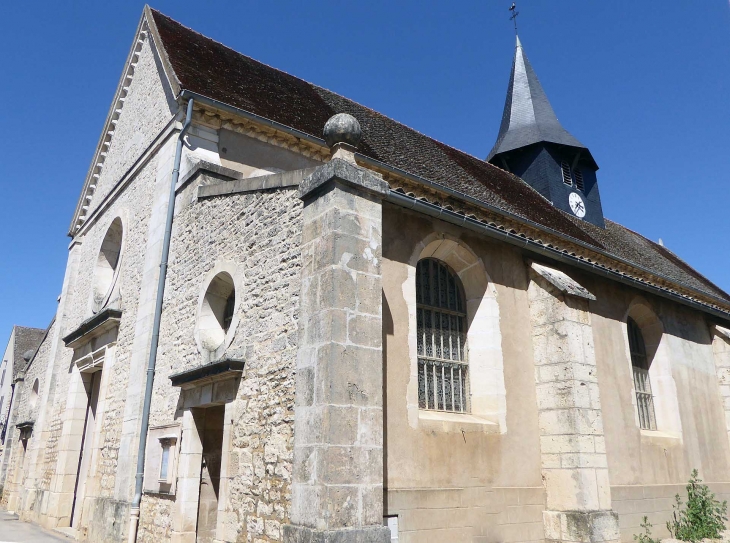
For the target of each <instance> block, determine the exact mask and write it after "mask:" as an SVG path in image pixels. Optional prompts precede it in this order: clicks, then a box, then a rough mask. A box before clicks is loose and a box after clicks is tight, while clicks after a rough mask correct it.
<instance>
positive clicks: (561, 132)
mask: <svg viewBox="0 0 730 543" xmlns="http://www.w3.org/2000/svg"><path fill="white" fill-rule="evenodd" d="M540 142H550V143H555V144H558V145H567V146H570V147H575V148H577V149H581V150H584V152H585V154H586V155H587V156H588V157H590V160H593V157H591V156H590V152H589V151H588V149H587V148H586V147H585V146H584V145H583V144H582V143H581V142H579V141H578V140H577V139H576V138H575V137H573V136H572V135H571V134H570V133H569V132H568V131H567V130H566V129H565V128H563V126H562V125H561V124H560V121H558V118H557V116H556V115H555V111H553V108H552V106H551V105H550V102H549V101H548V99H547V96H546V95H545V91H544V90H543V88H542V85H540V80H539V79H538V78H537V74H535V71H534V70H533V69H532V66H531V65H530V61H529V60H528V59H527V55H526V54H525V50H524V48H523V47H522V43H521V42H520V38H519V36H518V37H517V43H516V45H515V57H514V60H513V62H512V74H511V75H510V79H509V87H508V88H507V99H506V101H505V104H504V112H503V113H502V124H501V125H500V127H499V135H498V136H497V143H495V144H494V147H493V148H492V150H491V152H490V153H489V156H488V157H487V161H488V162H493V161H492V159H493V158H494V157H495V156H496V155H499V154H502V153H506V152H509V151H513V150H515V149H519V148H523V147H527V146H528V145H532V144H534V143H540Z"/></svg>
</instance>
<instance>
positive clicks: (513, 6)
mask: <svg viewBox="0 0 730 543" xmlns="http://www.w3.org/2000/svg"><path fill="white" fill-rule="evenodd" d="M509 10H510V11H511V12H512V17H510V18H509V20H510V21H512V22H514V23H515V35H517V16H518V15H519V14H520V12H519V11H517V6H515V3H514V2H512V7H510V8H509Z"/></svg>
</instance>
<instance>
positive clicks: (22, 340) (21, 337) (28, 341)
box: [13, 326, 46, 378]
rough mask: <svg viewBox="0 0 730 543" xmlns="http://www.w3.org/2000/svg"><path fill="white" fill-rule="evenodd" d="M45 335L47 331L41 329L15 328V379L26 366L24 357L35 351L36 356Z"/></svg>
mask: <svg viewBox="0 0 730 543" xmlns="http://www.w3.org/2000/svg"><path fill="white" fill-rule="evenodd" d="M45 335H46V330H43V329H41V328H28V327H26V326H16V327H15V345H14V351H13V378H15V377H17V376H18V372H20V370H22V369H23V368H25V366H26V361H25V360H24V359H23V355H24V354H25V353H26V352H28V351H33V353H34V354H35V352H36V351H37V350H38V347H40V345H41V342H42V341H43V338H44V337H45Z"/></svg>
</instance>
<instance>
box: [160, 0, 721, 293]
mask: <svg viewBox="0 0 730 543" xmlns="http://www.w3.org/2000/svg"><path fill="white" fill-rule="evenodd" d="M150 11H151V13H152V17H153V18H154V23H155V26H156V27H157V32H158V34H159V38H160V40H161V42H162V43H161V46H162V49H163V52H164V54H165V55H166V57H167V61H168V62H169V65H170V67H171V69H172V70H173V71H174V77H175V78H176V79H177V82H178V83H179V85H180V87H181V88H182V89H185V90H188V91H191V92H194V93H197V94H200V95H203V96H205V97H207V98H211V99H214V100H216V101H218V102H222V103H224V104H227V105H229V106H233V107H235V108H239V109H243V110H246V111H248V112H250V113H253V114H255V115H258V116H260V117H265V118H267V119H269V120H272V121H275V122H277V123H280V124H283V125H286V126H288V127H291V128H294V129H296V130H299V131H301V132H304V133H306V134H309V135H311V136H315V137H321V134H322V128H323V127H324V124H325V122H326V121H327V119H329V118H330V117H331V116H332V115H334V114H336V113H342V112H345V113H349V114H351V115H353V116H354V117H356V118H357V119H358V121H359V122H360V125H361V127H362V132H363V139H362V142H361V144H360V146H359V151H360V153H361V154H363V155H366V156H368V157H370V158H373V159H375V160H378V161H380V162H383V163H385V164H388V165H389V166H393V167H395V168H398V169H400V170H405V171H406V172H409V173H411V174H413V175H416V176H418V177H423V178H426V179H428V180H430V181H432V182H434V183H438V184H440V185H442V186H444V187H446V188H448V189H451V190H455V191H458V192H461V193H463V194H465V195H467V196H470V197H472V198H475V199H477V200H480V201H482V202H484V203H486V204H489V205H491V206H494V207H497V208H499V209H501V210H504V211H506V212H508V213H511V214H514V215H517V216H520V217H523V218H525V219H528V220H530V221H532V222H535V223H537V224H539V225H542V226H544V227H547V228H549V229H552V230H555V231H557V232H559V233H561V234H563V235H565V236H569V237H572V238H574V239H576V240H579V241H581V242H583V243H586V244H588V245H590V246H592V247H595V248H596V249H598V250H600V251H603V252H607V253H609V254H611V255H614V256H616V257H618V258H620V259H623V260H626V261H628V262H630V263H633V264H635V265H636V266H639V267H641V268H644V269H646V270H649V271H650V272H653V273H655V274H658V275H661V276H663V277H665V278H667V279H668V280H670V281H672V282H675V283H677V284H678V285H683V286H686V287H689V288H692V289H695V290H698V291H700V292H702V293H705V294H707V295H709V296H712V297H714V298H718V299H720V300H722V301H723V302H725V303H727V304H730V295H728V294H727V293H725V292H724V291H723V290H722V289H720V288H719V287H717V286H716V285H714V284H713V283H712V282H711V281H709V280H708V279H706V278H705V277H703V276H702V275H701V274H700V273H698V272H697V271H695V270H694V269H692V268H691V267H690V266H688V265H687V264H685V263H684V262H682V261H681V260H680V259H679V258H677V257H676V256H675V255H674V254H673V253H671V252H670V251H668V250H666V249H665V248H664V247H661V246H659V245H657V244H655V243H653V242H651V241H649V240H648V239H646V238H644V237H642V236H640V235H639V234H636V233H635V232H632V231H631V230H628V229H627V228H624V227H623V226H621V225H619V224H617V223H614V222H611V221H606V228H605V229H602V228H599V227H597V226H594V225H592V224H590V223H587V222H584V221H581V220H579V219H576V218H574V217H571V216H569V215H568V214H566V213H563V212H562V211H560V210H558V209H556V208H555V207H553V206H552V205H551V204H550V203H549V202H548V201H547V200H545V199H544V198H543V197H542V196H541V195H540V194H538V193H537V192H536V191H535V190H534V189H532V187H530V186H529V185H528V184H527V183H525V182H524V181H522V180H521V179H519V178H518V177H515V176H514V175H512V174H510V173H508V172H505V171H504V170H501V169H500V168H498V167H496V166H493V165H491V164H489V163H487V162H485V161H484V160H481V159H478V158H476V157H473V156H471V155H469V154H467V153H464V152H462V151H459V150H457V149H454V148H453V147H449V146H448V145H445V144H443V143H441V142H438V141H436V140H434V139H432V138H429V137H428V136H425V135H423V134H421V133H419V132H417V131H415V130H413V129H411V128H409V127H407V126H405V125H403V124H401V123H399V122H397V121H394V120H392V119H390V118H388V117H386V116H384V115H381V114H380V113H377V112H376V111H373V110H371V109H369V108H367V107H365V106H362V105H360V104H357V103H355V102H353V101H351V100H348V99H347V98H344V97H342V96H340V95H338V94H335V93H333V92H331V91H328V90H326V89H323V88H321V87H318V86H316V85H313V84H311V83H308V82H306V81H303V80H301V79H299V78H297V77H294V76H292V75H289V74H287V73H284V72H282V71H280V70H277V69H275V68H272V67H270V66H267V65H265V64H262V63H261V62H258V61H256V60H253V59H252V58H250V57H247V56H245V55H242V54H241V53H238V52H236V51H234V50H233V49H230V48H229V47H226V46H225V45H223V44H221V43H218V42H216V41H214V40H212V39H210V38H207V37H205V36H203V35H202V34H199V33H197V32H195V31H193V30H191V29H189V28H187V27H185V26H183V25H182V24H180V23H178V22H177V21H174V20H173V19H170V18H169V17H167V16H165V15H163V14H161V13H159V12H158V11H155V10H150Z"/></svg>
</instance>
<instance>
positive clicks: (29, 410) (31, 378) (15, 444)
mask: <svg viewBox="0 0 730 543" xmlns="http://www.w3.org/2000/svg"><path fill="white" fill-rule="evenodd" d="M55 328H56V323H55V321H54V322H53V324H52V325H51V327H50V329H49V330H48V334H47V335H45V337H44V338H43V339H42V342H41V343H40V345H38V344H37V342H36V343H35V344H36V346H37V349H38V350H37V352H36V354H35V356H34V357H33V359H32V360H31V364H30V365H29V366H27V367H26V364H25V361H23V359H22V358H20V360H21V361H22V364H21V369H20V371H21V372H24V374H25V375H24V380H23V381H18V382H17V383H16V385H15V397H14V399H13V403H14V404H15V405H14V406H13V410H14V411H15V413H14V416H13V421H11V423H10V426H9V428H8V434H7V440H8V443H9V442H10V441H12V446H11V447H9V453H10V459H9V468H8V471H7V473H8V474H10V477H8V479H7V481H6V482H7V483H9V484H6V485H5V486H4V487H3V496H2V502H1V503H2V505H3V506H7V504H8V500H9V498H10V495H11V494H16V495H17V496H18V498H19V499H22V497H23V495H24V492H23V490H22V489H23V488H24V487H25V486H30V487H31V488H33V487H34V486H35V485H34V484H33V482H32V480H31V481H28V479H29V476H32V474H33V471H32V470H30V469H29V466H28V465H27V462H25V461H24V464H25V465H24V466H23V470H22V471H19V470H18V467H19V462H20V458H21V457H22V456H23V455H22V446H21V444H20V430H18V429H17V428H16V427H15V425H16V424H18V423H21V422H29V421H30V422H35V421H36V420H37V418H38V412H39V411H40V408H41V405H42V398H41V397H40V395H39V396H37V397H36V398H35V400H33V401H32V398H31V389H32V388H33V383H34V382H35V380H36V379H38V381H39V388H38V390H39V391H42V390H43V385H44V377H45V369H46V367H47V366H48V364H49V363H50V362H51V344H52V342H51V338H52V337H53V333H54V332H55ZM16 362H17V361H16ZM39 436H40V430H39V429H38V428H34V429H33V434H32V435H31V437H30V439H29V440H28V443H27V447H26V453H25V458H27V457H28V456H29V453H30V451H31V449H35V448H39V447H42V446H43V444H42V443H40V438H39ZM16 503H17V502H16ZM22 503H23V502H22V501H21V504H22ZM32 505H33V504H30V505H29V506H32Z"/></svg>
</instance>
